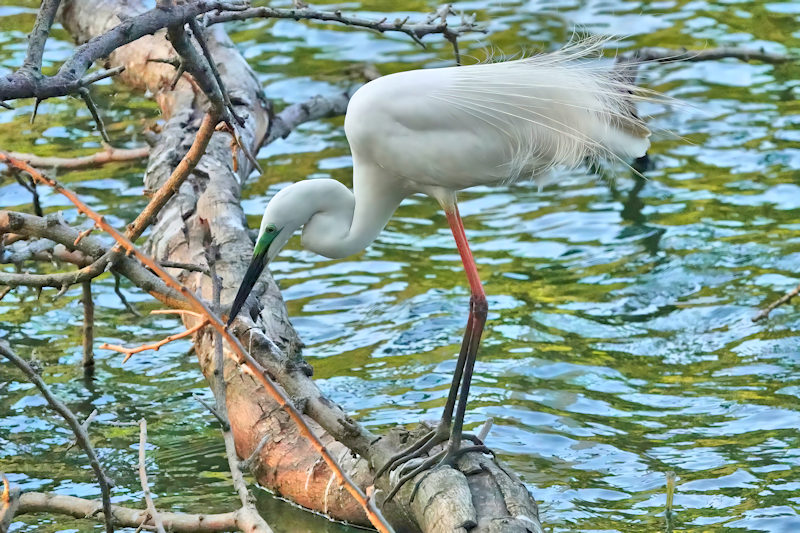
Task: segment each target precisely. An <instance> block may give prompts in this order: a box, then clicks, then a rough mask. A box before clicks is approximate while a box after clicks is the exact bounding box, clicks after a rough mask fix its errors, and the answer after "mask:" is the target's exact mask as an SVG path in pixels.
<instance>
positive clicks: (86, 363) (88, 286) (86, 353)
mask: <svg viewBox="0 0 800 533" xmlns="http://www.w3.org/2000/svg"><path fill="white" fill-rule="evenodd" d="M81 288H82V290H83V294H82V295H81V303H82V304H83V371H84V372H85V373H86V375H89V376H90V375H92V374H93V373H94V352H93V350H92V344H94V300H92V282H91V281H84V282H83V283H81Z"/></svg>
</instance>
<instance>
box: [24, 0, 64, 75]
mask: <svg viewBox="0 0 800 533" xmlns="http://www.w3.org/2000/svg"><path fill="white" fill-rule="evenodd" d="M59 3H60V0H44V1H43V2H42V5H41V6H40V7H39V11H38V13H36V22H35V23H34V25H33V30H32V31H31V33H30V34H29V35H28V51H27V53H26V54H25V61H24V62H23V63H22V67H21V68H20V70H21V71H22V72H25V73H27V74H29V75H33V76H36V75H37V74H40V73H41V71H42V57H43V56H44V45H45V42H47V37H49V36H50V27H51V26H52V25H53V21H55V19H56V12H57V11H58V4H59Z"/></svg>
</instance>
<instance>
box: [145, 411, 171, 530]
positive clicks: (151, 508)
mask: <svg viewBox="0 0 800 533" xmlns="http://www.w3.org/2000/svg"><path fill="white" fill-rule="evenodd" d="M146 447H147V420H145V419H144V418H142V419H141V420H139V480H140V481H141V482H142V492H143V493H144V501H145V502H146V503H147V512H148V513H149V514H150V518H152V519H153V523H154V525H155V527H156V531H157V532H158V533H167V532H166V531H165V530H164V523H163V522H162V521H161V515H159V514H158V511H157V510H156V505H155V504H154V503H153V498H152V496H150V485H148V484H147V469H146V468H145V460H144V459H145V456H144V452H145V448H146Z"/></svg>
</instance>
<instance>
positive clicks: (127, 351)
mask: <svg viewBox="0 0 800 533" xmlns="http://www.w3.org/2000/svg"><path fill="white" fill-rule="evenodd" d="M206 325H207V322H206V321H203V322H200V323H198V324H196V325H194V326H192V327H191V328H189V329H187V330H186V331H182V332H180V333H176V334H174V335H170V336H169V337H167V338H165V339H161V340H160V341H158V342H154V343H151V344H143V345H141V346H137V347H136V348H125V347H124V346H119V345H117V344H108V343H103V344H102V345H100V349H101V350H112V351H115V352H119V353H124V354H125V359H123V360H122V362H123V363H127V362H128V359H130V358H131V357H132V356H133V354H136V353H139V352H144V351H145V350H153V351H158V349H159V348H161V347H162V346H164V345H165V344H169V343H170V342H172V341H176V340H178V339H182V338H184V337H188V336H189V335H193V334H194V333H197V332H198V331H199V330H201V329H203V328H204V327H205V326H206Z"/></svg>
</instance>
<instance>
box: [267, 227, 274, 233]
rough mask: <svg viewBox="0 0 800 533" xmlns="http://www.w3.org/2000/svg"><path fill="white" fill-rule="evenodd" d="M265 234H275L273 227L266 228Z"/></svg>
mask: <svg viewBox="0 0 800 533" xmlns="http://www.w3.org/2000/svg"><path fill="white" fill-rule="evenodd" d="M267 233H275V226H267Z"/></svg>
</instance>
